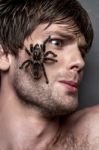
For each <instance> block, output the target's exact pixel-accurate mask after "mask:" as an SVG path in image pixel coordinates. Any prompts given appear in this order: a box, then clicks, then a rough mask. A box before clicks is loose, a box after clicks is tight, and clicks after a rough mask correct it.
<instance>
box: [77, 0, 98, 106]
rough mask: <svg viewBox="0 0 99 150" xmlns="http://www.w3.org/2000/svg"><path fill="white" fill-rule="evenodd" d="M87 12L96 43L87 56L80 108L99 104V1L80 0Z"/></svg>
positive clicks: (80, 94) (80, 92)
mask: <svg viewBox="0 0 99 150" xmlns="http://www.w3.org/2000/svg"><path fill="white" fill-rule="evenodd" d="M78 1H79V2H80V3H81V4H82V6H83V7H84V8H85V9H86V10H87V12H88V13H89V16H90V18H91V20H92V24H93V28H94V42H93V46H92V48H91V51H90V53H89V54H88V56H87V60H86V67H85V72H84V78H83V81H82V83H81V86H80V91H79V100H80V108H83V107H87V106H91V105H96V104H99V0H78Z"/></svg>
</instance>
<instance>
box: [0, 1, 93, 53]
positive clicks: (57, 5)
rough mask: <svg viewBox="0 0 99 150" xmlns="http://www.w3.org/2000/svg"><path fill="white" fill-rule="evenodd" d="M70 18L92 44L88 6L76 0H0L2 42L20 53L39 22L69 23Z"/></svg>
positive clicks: (0, 33) (7, 51)
mask: <svg viewBox="0 0 99 150" xmlns="http://www.w3.org/2000/svg"><path fill="white" fill-rule="evenodd" d="M67 18H71V19H72V20H73V21H74V22H75V24H76V25H77V27H78V28H79V30H80V32H81V33H83V35H84V37H85V40H86V42H87V45H88V49H89V48H90V47H91V45H92V40H93V28H92V24H91V21H90V18H89V16H88V14H87V12H86V10H85V9H84V8H83V7H82V6H81V4H80V3H79V2H78V1H76V0H23V1H18V0H0V44H1V45H2V47H3V49H4V51H5V52H6V53H12V54H14V55H17V54H18V51H19V49H22V47H23V46H24V40H25V38H27V37H28V36H30V35H31V33H32V32H33V31H34V30H35V29H36V27H37V26H38V25H39V24H43V23H49V24H52V23H55V22H56V21H57V20H58V23H60V24H62V23H63V22H64V23H65V24H66V21H65V20H66V19H67Z"/></svg>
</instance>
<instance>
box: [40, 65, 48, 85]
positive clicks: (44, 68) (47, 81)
mask: <svg viewBox="0 0 99 150" xmlns="http://www.w3.org/2000/svg"><path fill="white" fill-rule="evenodd" d="M42 69H43V73H44V76H45V79H46V83H47V84H48V83H49V81H48V77H47V74H46V72H45V67H44V65H43V64H42Z"/></svg>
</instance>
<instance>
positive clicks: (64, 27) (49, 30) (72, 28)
mask: <svg viewBox="0 0 99 150" xmlns="http://www.w3.org/2000/svg"><path fill="white" fill-rule="evenodd" d="M55 35H56V36H62V37H64V38H65V37H67V36H68V37H72V38H74V40H75V41H77V42H78V44H85V43H86V42H85V38H84V36H83V34H82V33H81V32H80V30H79V29H78V27H77V26H76V25H75V24H74V23H71V24H58V23H53V24H51V25H49V24H47V23H46V24H40V25H38V26H37V28H36V29H35V30H34V31H33V33H32V34H31V36H29V37H28V38H27V39H26V40H25V43H27V42H29V41H31V42H32V43H33V44H36V43H37V42H39V43H40V42H41V43H42V42H43V41H44V40H45V39H46V38H48V36H55Z"/></svg>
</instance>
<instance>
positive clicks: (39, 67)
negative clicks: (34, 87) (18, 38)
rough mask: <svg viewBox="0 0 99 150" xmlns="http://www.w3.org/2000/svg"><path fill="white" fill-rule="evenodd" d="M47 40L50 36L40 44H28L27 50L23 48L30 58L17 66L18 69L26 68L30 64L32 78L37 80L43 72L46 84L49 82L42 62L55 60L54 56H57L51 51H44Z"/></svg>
mask: <svg viewBox="0 0 99 150" xmlns="http://www.w3.org/2000/svg"><path fill="white" fill-rule="evenodd" d="M48 41H50V36H49V37H48V38H47V39H46V40H45V41H44V43H43V44H41V45H39V44H36V45H35V46H33V44H30V49H29V50H28V49H27V48H25V50H26V52H27V53H28V55H29V56H30V59H28V60H26V61H25V62H23V64H22V65H21V66H20V67H19V68H20V69H23V68H24V67H25V69H26V68H28V67H29V66H30V65H31V67H32V73H33V75H34V79H37V80H38V79H40V78H41V76H42V72H43V74H44V76H45V79H46V83H47V84H48V83H49V81H48V77H47V74H46V71H45V67H44V63H49V62H50V63H52V62H53V63H55V62H57V60H56V59H54V57H57V55H56V54H55V53H53V52H52V51H47V52H46V43H47V42H48ZM49 54H50V55H52V58H51V56H50V57H48V55H49Z"/></svg>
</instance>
